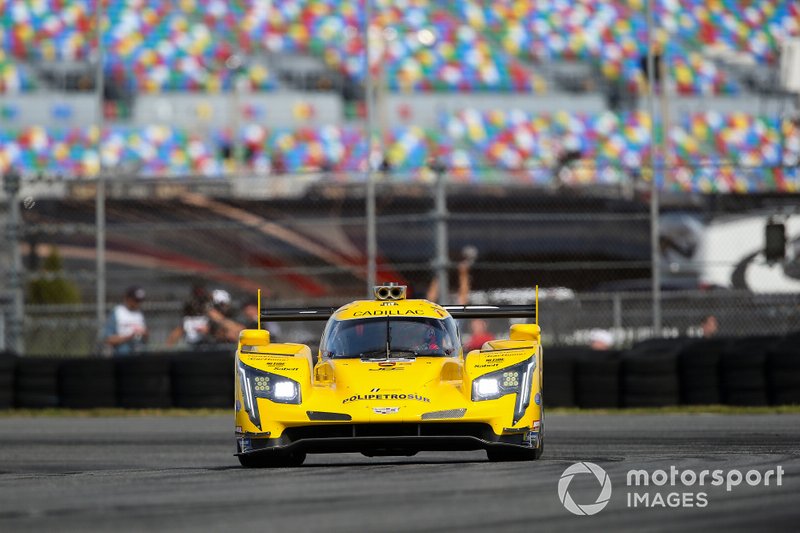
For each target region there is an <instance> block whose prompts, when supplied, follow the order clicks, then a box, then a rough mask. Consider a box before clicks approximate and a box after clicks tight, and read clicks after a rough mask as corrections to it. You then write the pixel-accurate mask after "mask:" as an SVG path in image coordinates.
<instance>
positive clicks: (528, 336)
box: [509, 324, 542, 342]
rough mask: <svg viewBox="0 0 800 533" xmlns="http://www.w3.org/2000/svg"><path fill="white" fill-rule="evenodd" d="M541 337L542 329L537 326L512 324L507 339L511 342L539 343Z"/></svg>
mask: <svg viewBox="0 0 800 533" xmlns="http://www.w3.org/2000/svg"><path fill="white" fill-rule="evenodd" d="M541 337H542V328H540V327H539V324H513V325H512V326H511V334H510V335H509V338H510V339H511V340H512V341H533V342H539V341H540V339H541Z"/></svg>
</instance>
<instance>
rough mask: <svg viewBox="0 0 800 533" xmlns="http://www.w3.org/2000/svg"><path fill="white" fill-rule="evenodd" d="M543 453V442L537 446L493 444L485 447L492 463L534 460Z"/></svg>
mask: <svg viewBox="0 0 800 533" xmlns="http://www.w3.org/2000/svg"><path fill="white" fill-rule="evenodd" d="M542 453H544V442H541V443H540V444H539V447H538V448H521V447H513V448H512V447H505V446H493V447H491V448H487V449H486V456H487V457H488V458H489V461H490V462H492V463H505V462H509V461H535V460H536V459H538V458H539V457H541V456H542Z"/></svg>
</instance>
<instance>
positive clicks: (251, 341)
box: [239, 329, 269, 352]
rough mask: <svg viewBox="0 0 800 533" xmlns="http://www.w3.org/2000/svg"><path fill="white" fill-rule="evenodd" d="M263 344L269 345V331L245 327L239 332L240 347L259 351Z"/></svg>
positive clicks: (250, 350)
mask: <svg viewBox="0 0 800 533" xmlns="http://www.w3.org/2000/svg"><path fill="white" fill-rule="evenodd" d="M261 346H269V331H267V330H265V329H245V330H242V332H241V333H239V349H240V350H244V351H249V352H257V351H258V348H259V347H261Z"/></svg>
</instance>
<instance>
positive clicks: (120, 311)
mask: <svg viewBox="0 0 800 533" xmlns="http://www.w3.org/2000/svg"><path fill="white" fill-rule="evenodd" d="M144 298H145V292H144V289H143V288H142V287H139V286H136V285H134V286H132V287H128V290H126V291H125V297H124V299H123V302H122V303H121V304H119V305H117V306H115V307H114V309H113V310H112V311H111V314H110V315H109V317H108V320H107V321H106V324H105V327H104V328H103V344H104V345H105V346H107V347H109V348H110V349H111V352H112V354H113V355H114V356H127V355H134V354H136V353H139V352H141V351H142V349H143V348H144V345H145V343H146V342H147V324H146V323H145V320H144V314H143V313H142V310H141V305H142V302H143V301H144Z"/></svg>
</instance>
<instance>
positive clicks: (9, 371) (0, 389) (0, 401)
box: [0, 353, 16, 409]
mask: <svg viewBox="0 0 800 533" xmlns="http://www.w3.org/2000/svg"><path fill="white" fill-rule="evenodd" d="M15 367H16V359H15V358H14V356H13V355H11V354H9V353H0V409H8V408H10V407H13V406H14V381H15Z"/></svg>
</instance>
